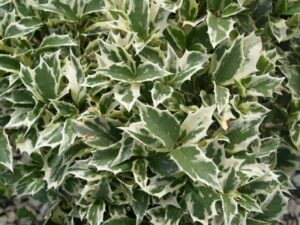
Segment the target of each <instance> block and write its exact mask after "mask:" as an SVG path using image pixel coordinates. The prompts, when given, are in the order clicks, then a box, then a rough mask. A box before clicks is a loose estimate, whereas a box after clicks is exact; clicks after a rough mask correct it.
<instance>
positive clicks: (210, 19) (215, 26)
mask: <svg viewBox="0 0 300 225" xmlns="http://www.w3.org/2000/svg"><path fill="white" fill-rule="evenodd" d="M233 25H234V21H233V20H232V19H230V18H222V17H216V16H215V15H214V14H213V13H211V12H210V11H208V12H207V27H208V36H209V39H210V43H211V44H212V46H213V47H214V48H215V47H216V46H217V45H218V44H219V43H221V42H222V41H224V40H225V39H226V38H229V34H230V32H231V31H232V30H233Z"/></svg>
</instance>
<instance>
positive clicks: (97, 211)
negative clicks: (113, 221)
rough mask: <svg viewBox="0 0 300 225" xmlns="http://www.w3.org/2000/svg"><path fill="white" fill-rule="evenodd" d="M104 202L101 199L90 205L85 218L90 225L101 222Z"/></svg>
mask: <svg viewBox="0 0 300 225" xmlns="http://www.w3.org/2000/svg"><path fill="white" fill-rule="evenodd" d="M104 212H105V204H104V202H102V201H98V202H94V203H93V204H92V205H90V207H89V209H88V213H87V219H88V221H89V223H90V224H91V225H100V224H101V223H102V222H103V217H104Z"/></svg>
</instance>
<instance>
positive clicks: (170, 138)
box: [139, 104, 180, 148]
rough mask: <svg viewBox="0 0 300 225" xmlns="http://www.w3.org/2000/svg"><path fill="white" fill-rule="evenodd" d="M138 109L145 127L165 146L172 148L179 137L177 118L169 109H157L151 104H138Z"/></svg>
mask: <svg viewBox="0 0 300 225" xmlns="http://www.w3.org/2000/svg"><path fill="white" fill-rule="evenodd" d="M139 109H140V115H141V119H142V121H143V123H144V124H145V128H146V129H147V130H149V131H150V133H151V134H153V135H154V136H155V137H156V138H157V139H159V140H160V141H161V142H162V143H163V144H164V145H165V146H166V147H167V148H172V147H173V146H174V145H175V144H176V142H177V140H178V138H179V132H180V127H179V123H178V121H177V119H176V118H175V117H174V116H173V115H172V114H171V113H170V112H169V111H165V110H158V109H156V108H153V107H152V106H146V105H141V104H140V106H139Z"/></svg>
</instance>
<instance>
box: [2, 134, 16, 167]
mask: <svg viewBox="0 0 300 225" xmlns="http://www.w3.org/2000/svg"><path fill="white" fill-rule="evenodd" d="M0 143H1V145H0V146H1V147H0V153H1V156H0V164H2V165H4V166H5V167H7V168H8V169H10V170H11V171H13V158H12V155H13V153H12V147H11V146H10V143H9V140H8V136H7V134H6V133H5V131H4V130H3V129H2V130H1V133H0Z"/></svg>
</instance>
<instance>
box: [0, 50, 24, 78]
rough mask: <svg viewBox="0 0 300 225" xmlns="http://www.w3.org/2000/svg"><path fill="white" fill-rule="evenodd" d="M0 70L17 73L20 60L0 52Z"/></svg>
mask: <svg viewBox="0 0 300 225" xmlns="http://www.w3.org/2000/svg"><path fill="white" fill-rule="evenodd" d="M0 70H3V71H5V72H10V73H18V72H19V71H20V62H19V61H18V60H16V59H14V58H13V57H11V56H10V55H4V54H0Z"/></svg>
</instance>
